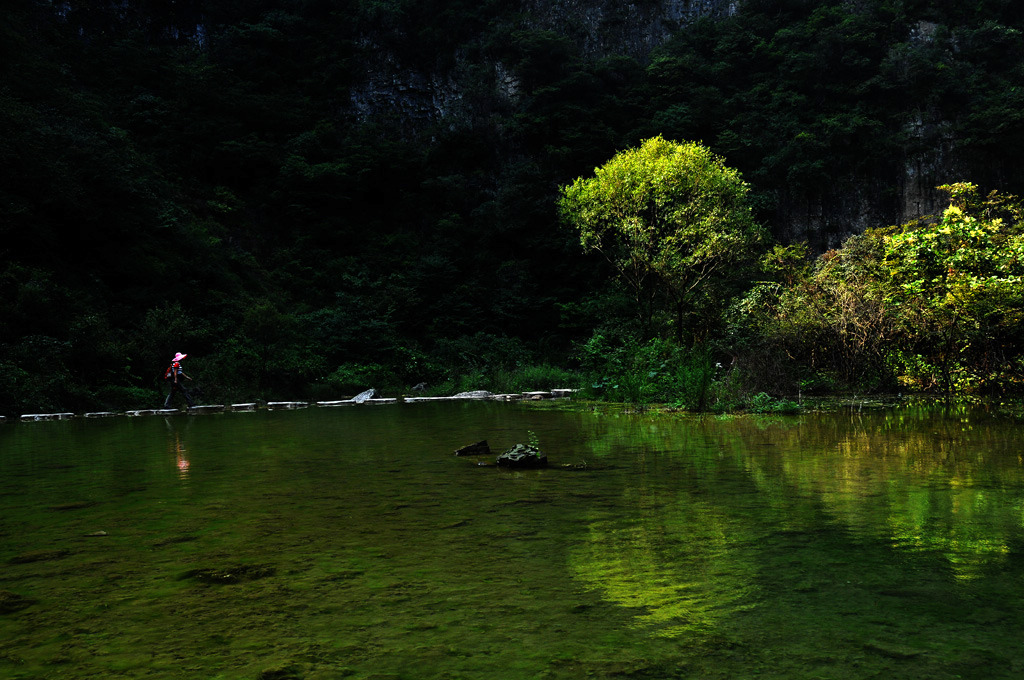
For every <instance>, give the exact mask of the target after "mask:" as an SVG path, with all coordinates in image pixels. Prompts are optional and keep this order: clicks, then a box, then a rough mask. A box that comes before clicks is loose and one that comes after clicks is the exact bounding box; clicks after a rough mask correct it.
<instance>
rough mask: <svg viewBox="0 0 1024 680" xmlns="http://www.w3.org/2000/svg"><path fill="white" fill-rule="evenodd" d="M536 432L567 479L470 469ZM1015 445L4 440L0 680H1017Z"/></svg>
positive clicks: (193, 434)
mask: <svg viewBox="0 0 1024 680" xmlns="http://www.w3.org/2000/svg"><path fill="white" fill-rule="evenodd" d="M524 432H534V433H536V436H537V438H538V439H539V441H540V442H541V444H542V445H543V447H544V450H545V452H546V453H547V454H548V456H549V458H550V459H551V467H550V468H547V469H541V470H523V471H509V470H502V469H500V468H496V467H478V466H476V465H475V464H474V463H473V461H471V460H468V459H465V458H459V457H455V456H452V455H451V451H452V450H454V449H455V448H457V447H458V446H460V445H462V444H464V443H465V442H467V441H478V440H480V439H483V438H485V437H486V438H487V439H488V440H490V441H491V442H492V443H493V445H494V446H495V447H496V448H501V447H507V446H510V445H511V444H513V443H515V442H516V441H518V440H520V439H521V438H522V434H523V433H524ZM1017 441H1018V429H1017V426H1015V425H1014V424H1012V423H1007V422H1003V421H1000V420H991V419H986V418H984V417H983V416H978V417H974V416H969V417H968V418H967V420H964V419H963V418H959V419H954V420H951V419H948V418H943V417H939V416H937V415H935V414H934V413H932V412H930V411H926V410H922V411H912V410H910V409H904V410H900V409H890V410H887V411H880V412H872V413H867V412H864V413H849V412H838V413H825V414H810V415H803V416H798V417H789V416H786V417H774V418H762V417H745V416H737V417H733V418H730V419H728V420H720V419H715V418H697V417H690V416H679V415H665V414H661V415H644V416H641V415H624V414H620V413H611V412H589V413H580V412H571V411H564V410H551V409H537V408H532V407H531V406H530V405H520V404H486V403H469V404H437V405H433V404H417V405H404V406H403V405H398V406H395V407H394V408H390V407H389V408H388V409H360V410H355V409H348V410H329V411H328V410H308V411H287V412H265V413H251V414H241V413H240V414H224V415H218V416H213V417H210V416H207V417H195V418H175V419H167V420H166V421H165V420H164V419H138V420H129V419H105V420H102V421H63V422H53V423H33V424H16V425H14V426H5V427H4V428H2V429H0V537H2V538H3V542H2V548H0V562H3V563H4V565H5V568H4V570H3V571H2V572H0V590H3V591H5V592H7V593H11V594H12V595H11V597H12V598H14V599H12V600H11V601H12V602H21V603H25V606H21V605H19V606H17V607H9V608H7V609H5V610H4V611H3V612H0V677H22V678H31V677H40V678H42V677H45V678H101V677H104V678H105V677H110V676H111V675H113V674H116V675H117V676H118V677H125V678H133V677H138V678H142V677H162V678H195V677H209V678H225V679H228V678H231V679H234V678H239V679H242V678H245V679H247V680H251V679H252V678H257V677H260V676H261V675H262V676H266V677H270V676H268V675H267V674H268V673H269V674H271V675H273V673H276V672H287V673H288V674H290V675H291V676H292V677H303V678H307V679H309V678H337V677H352V678H369V677H374V676H377V677H383V676H390V677H398V678H459V677H464V678H471V677H473V678H476V677H498V676H500V677H503V678H538V677H543V678H552V679H560V678H566V679H570V678H593V677H649V678H671V677H685V678H689V677H702V678H737V677H751V676H754V675H757V676H759V677H766V678H807V677H821V678H836V679H846V678H849V679H850V680H853V679H854V678H863V677H871V676H878V677H887V678H900V677H907V678H910V677H914V678H920V677H930V678H938V679H945V678H950V679H951V678H955V677H958V676H962V677H985V678H1013V677H1019V675H1020V674H1021V673H1024V653H1022V652H1021V651H1020V648H1019V640H1018V636H1019V631H1020V630H1022V629H1024V614H1022V612H1024V606H1022V605H1024V602H1022V600H1024V585H1022V583H1024V578H1022V577H1024V560H1022V559H1021V555H1022V554H1024V550H1022V546H1024V540H1022V538H1024V527H1022V516H1024V513H1022V500H1021V499H1022V497H1024V494H1022V493H1021V491H1022V490H1024V473H1022V468H1021V461H1020V459H1019V453H1018V446H1017V444H1016V442H1017ZM582 461H586V463H587V464H588V468H587V471H586V472H585V473H575V472H574V473H571V474H570V473H567V472H566V471H565V469H564V468H562V466H563V465H564V464H581V463H582ZM71 504H73V505H74V507H69V506H70V505H71ZM62 507H63V509H60V508H62ZM97 532H103V533H104V534H105V535H102V536H93V535H92V534H96V533H97ZM282 677H284V676H282Z"/></svg>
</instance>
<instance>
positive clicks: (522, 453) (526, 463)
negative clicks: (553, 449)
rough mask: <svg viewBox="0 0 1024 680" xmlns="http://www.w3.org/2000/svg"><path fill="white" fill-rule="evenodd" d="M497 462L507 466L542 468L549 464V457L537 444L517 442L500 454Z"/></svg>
mask: <svg viewBox="0 0 1024 680" xmlns="http://www.w3.org/2000/svg"><path fill="white" fill-rule="evenodd" d="M495 462H496V463H497V464H498V465H499V466H501V467H507V468H517V469H524V468H542V467H547V466H548V457H547V456H545V455H544V454H543V453H541V452H540V449H538V448H537V447H536V446H530V445H529V444H516V445H515V446H513V447H512V448H511V449H509V450H508V451H506V452H505V453H503V454H501V455H500V456H498V458H497V460H496V461H495Z"/></svg>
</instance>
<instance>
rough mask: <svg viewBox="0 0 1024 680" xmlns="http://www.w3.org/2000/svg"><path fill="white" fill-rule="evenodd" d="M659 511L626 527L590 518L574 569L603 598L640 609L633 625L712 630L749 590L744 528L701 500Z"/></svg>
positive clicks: (664, 630)
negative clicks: (585, 541)
mask: <svg viewBox="0 0 1024 680" xmlns="http://www.w3.org/2000/svg"><path fill="white" fill-rule="evenodd" d="M632 500H633V501H636V500H637V499H632ZM641 500H642V499H641ZM657 513H658V514H657V515H656V516H653V517H649V520H650V521H648V522H645V523H642V524H634V525H631V526H628V527H622V526H620V525H617V524H616V522H615V521H614V520H609V521H605V522H602V521H595V522H593V523H591V525H590V541H589V543H588V544H587V545H586V547H585V548H581V549H580V550H579V551H578V552H577V553H576V554H575V556H574V557H573V558H572V568H573V570H574V571H575V573H576V575H577V577H578V578H580V579H581V580H583V581H584V582H586V583H588V584H589V585H590V586H591V587H593V588H597V589H599V590H601V591H602V592H603V594H604V597H605V598H607V599H608V600H610V601H612V602H615V603H617V604H619V605H622V606H625V607H632V608H639V609H641V610H642V612H641V613H638V614H637V622H638V624H639V625H642V626H645V627H651V628H653V629H655V631H656V634H657V635H660V636H663V637H677V636H679V635H683V634H686V633H696V634H705V635H706V634H708V633H712V632H714V630H715V629H716V628H717V627H718V625H719V623H720V622H721V621H722V620H723V619H724V618H726V617H728V616H729V615H730V614H733V613H735V612H736V611H737V610H739V609H741V608H743V607H744V601H745V600H747V599H748V598H749V596H750V595H751V593H752V592H753V591H754V586H753V585H752V583H753V581H754V576H755V574H756V566H755V565H754V564H753V562H752V560H751V559H750V555H749V554H745V553H744V552H742V551H741V550H740V548H739V546H740V545H741V544H742V543H744V542H745V541H744V537H745V534H744V533H743V531H742V527H740V526H737V523H736V522H735V521H734V520H730V519H729V518H728V517H727V516H726V515H725V514H724V513H722V512H721V511H718V510H716V508H715V507H714V506H713V505H710V504H707V503H702V502H699V501H697V502H689V501H687V500H683V501H681V502H680V503H679V504H677V505H675V506H672V507H671V508H669V509H665V508H661V507H659V508H658V510H657Z"/></svg>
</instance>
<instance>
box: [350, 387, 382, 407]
mask: <svg viewBox="0 0 1024 680" xmlns="http://www.w3.org/2000/svg"><path fill="white" fill-rule="evenodd" d="M376 393H377V390H375V389H373V388H372V387H371V388H370V389H368V390H366V391H365V392H360V393H359V394H357V395H356V396H354V397H352V401H354V402H355V403H357V404H362V403H363V402H364V401H366V400H367V399H373V395H375V394H376Z"/></svg>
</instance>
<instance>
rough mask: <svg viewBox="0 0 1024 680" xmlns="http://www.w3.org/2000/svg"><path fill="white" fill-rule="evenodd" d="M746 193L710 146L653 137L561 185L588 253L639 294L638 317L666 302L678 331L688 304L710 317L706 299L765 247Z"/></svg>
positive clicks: (565, 208) (570, 219) (564, 205)
mask: <svg viewBox="0 0 1024 680" xmlns="http://www.w3.org/2000/svg"><path fill="white" fill-rule="evenodd" d="M747 192H748V188H747V185H746V184H745V183H744V182H743V180H742V179H741V178H740V176H739V173H738V172H737V171H736V170H733V169H731V168H729V167H727V166H726V165H725V163H724V161H723V159H722V158H721V157H719V156H716V155H715V154H713V153H711V152H710V151H709V150H708V149H707V148H705V147H703V146H702V145H700V144H696V143H693V142H690V143H686V144H680V143H677V142H671V141H667V140H665V139H663V138H661V137H656V138H653V139H649V140H647V141H645V142H644V143H643V144H642V145H641V146H640V147H639V148H636V149H630V150H627V151H623V152H621V153H619V154H617V155H616V156H615V157H614V158H613V159H612V160H610V161H609V162H608V163H606V164H605V165H604V166H602V167H600V168H597V169H596V170H595V172H594V176H593V177H591V178H587V179H584V178H578V179H577V180H576V181H575V182H574V183H573V184H571V185H569V186H567V187H564V188H563V190H562V198H561V202H560V207H561V211H562V216H563V219H564V220H565V221H566V222H567V223H568V224H570V225H571V226H572V227H573V228H574V229H575V230H576V231H577V232H578V233H579V235H580V243H581V244H582V246H583V247H584V249H585V250H594V251H598V252H600V253H602V254H603V255H604V256H605V257H606V258H607V259H608V261H609V262H610V263H612V265H614V267H615V268H616V270H617V271H618V273H619V276H620V277H621V278H622V279H623V280H624V281H625V282H626V283H627V284H628V285H629V286H630V288H631V289H632V290H633V291H634V294H635V297H636V300H637V302H638V304H639V305H640V311H641V314H642V315H643V314H647V315H648V318H649V316H650V315H651V314H652V313H653V311H654V310H653V305H654V304H655V301H657V300H660V301H662V302H664V303H667V304H669V305H671V306H675V307H676V308H677V309H676V322H677V324H680V325H681V323H682V318H681V315H682V314H683V313H684V310H683V309H682V308H683V307H684V306H685V307H686V308H687V309H686V310H685V311H686V312H692V311H694V310H696V309H698V308H701V309H703V310H704V311H710V310H711V305H709V304H708V303H707V300H706V299H705V296H707V295H709V294H711V293H710V291H711V290H715V289H721V288H722V287H723V286H727V285H728V283H729V282H730V281H735V280H737V279H738V278H740V277H741V276H742V268H743V266H744V265H745V264H747V263H748V262H749V259H750V256H751V255H752V254H753V251H754V250H755V249H756V247H757V245H758V244H759V243H760V239H761V232H760V230H759V228H758V227H757V225H756V224H755V223H754V220H753V217H752V215H751V211H750V208H749V206H748V204H747V200H746V199H747ZM710 321H711V322H713V320H710ZM708 322H709V320H708V319H706V318H705V319H702V320H701V323H702V324H707V323H708Z"/></svg>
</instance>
